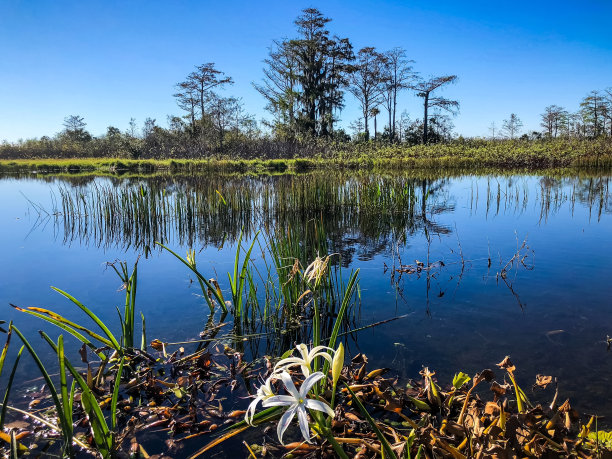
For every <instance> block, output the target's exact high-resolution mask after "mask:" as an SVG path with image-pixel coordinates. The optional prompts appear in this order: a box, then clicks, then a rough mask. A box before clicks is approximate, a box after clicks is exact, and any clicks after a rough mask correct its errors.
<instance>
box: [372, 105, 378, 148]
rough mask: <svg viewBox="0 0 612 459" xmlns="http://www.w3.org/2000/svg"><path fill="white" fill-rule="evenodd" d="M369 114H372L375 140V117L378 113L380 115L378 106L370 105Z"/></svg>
mask: <svg viewBox="0 0 612 459" xmlns="http://www.w3.org/2000/svg"><path fill="white" fill-rule="evenodd" d="M370 114H371V115H372V118H374V140H376V137H377V130H378V129H377V127H376V117H377V116H378V115H380V110H379V108H378V107H372V109H371V110H370Z"/></svg>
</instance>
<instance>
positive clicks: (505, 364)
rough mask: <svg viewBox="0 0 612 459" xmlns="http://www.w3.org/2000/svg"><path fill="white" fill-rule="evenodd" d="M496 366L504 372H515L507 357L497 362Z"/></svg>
mask: <svg viewBox="0 0 612 459" xmlns="http://www.w3.org/2000/svg"><path fill="white" fill-rule="evenodd" d="M497 366H498V367H499V368H503V369H504V370H506V371H508V372H510V373H512V372H513V371H514V370H516V367H515V366H514V365H512V362H511V361H510V356H509V355H507V356H506V357H505V358H504V360H502V361H501V362H499V363H498V364H497Z"/></svg>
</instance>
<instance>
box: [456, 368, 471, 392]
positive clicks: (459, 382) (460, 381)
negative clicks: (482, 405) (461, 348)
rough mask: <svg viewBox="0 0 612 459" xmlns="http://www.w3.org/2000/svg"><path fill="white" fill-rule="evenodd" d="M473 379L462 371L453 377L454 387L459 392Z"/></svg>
mask: <svg viewBox="0 0 612 459" xmlns="http://www.w3.org/2000/svg"><path fill="white" fill-rule="evenodd" d="M471 379H472V378H470V377H469V376H468V375H466V374H465V373H462V372H461V371H460V372H459V373H457V374H455V376H454V377H453V387H454V388H455V389H457V390H459V389H461V388H462V387H463V385H464V384H465V383H467V382H469V381H470V380H471Z"/></svg>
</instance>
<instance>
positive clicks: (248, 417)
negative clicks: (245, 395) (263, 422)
mask: <svg viewBox="0 0 612 459" xmlns="http://www.w3.org/2000/svg"><path fill="white" fill-rule="evenodd" d="M260 400H261V398H259V397H257V398H256V399H255V400H253V401H252V402H251V403H250V404H249V407H248V408H247V410H246V413H244V421H245V422H246V423H247V424H248V425H250V426H252V425H253V417H254V416H255V408H256V407H257V403H258V402H259V401H260Z"/></svg>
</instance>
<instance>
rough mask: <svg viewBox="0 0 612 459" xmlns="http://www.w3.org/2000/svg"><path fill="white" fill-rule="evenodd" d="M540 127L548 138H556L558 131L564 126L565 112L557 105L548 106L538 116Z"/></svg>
mask: <svg viewBox="0 0 612 459" xmlns="http://www.w3.org/2000/svg"><path fill="white" fill-rule="evenodd" d="M540 117H541V120H542V121H541V123H540V126H542V128H543V129H544V133H545V134H546V135H548V137H557V135H558V133H559V131H560V130H563V128H564V126H565V125H566V118H567V111H566V110H565V109H564V108H563V107H559V106H558V105H549V106H548V107H546V108H545V109H544V113H542V114H541V115H540Z"/></svg>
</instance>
